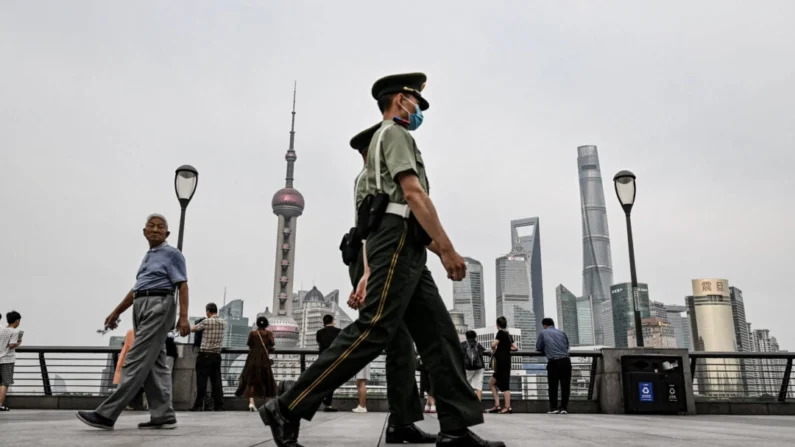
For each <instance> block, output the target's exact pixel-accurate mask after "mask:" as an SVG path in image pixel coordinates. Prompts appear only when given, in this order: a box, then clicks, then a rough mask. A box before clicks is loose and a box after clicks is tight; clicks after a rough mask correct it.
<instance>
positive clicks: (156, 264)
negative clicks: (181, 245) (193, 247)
mask: <svg viewBox="0 0 795 447" xmlns="http://www.w3.org/2000/svg"><path fill="white" fill-rule="evenodd" d="M187 280H188V269H187V267H186V266H185V257H184V256H182V253H181V252H180V251H179V250H177V249H176V248H174V247H172V246H170V245H168V242H163V243H162V244H160V245H158V246H157V247H155V248H152V249H150V250H149V251H148V252H146V256H144V260H143V261H141V267H139V268H138V274H137V275H136V276H135V286H134V287H133V290H135V291H138V290H151V289H174V286H175V285H176V284H179V283H181V282H186V281H187Z"/></svg>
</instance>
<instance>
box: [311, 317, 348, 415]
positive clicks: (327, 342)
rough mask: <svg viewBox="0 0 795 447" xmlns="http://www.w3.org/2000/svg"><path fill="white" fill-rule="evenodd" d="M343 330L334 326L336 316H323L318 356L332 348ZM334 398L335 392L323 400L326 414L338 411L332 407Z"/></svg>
mask: <svg viewBox="0 0 795 447" xmlns="http://www.w3.org/2000/svg"><path fill="white" fill-rule="evenodd" d="M341 330H342V329H340V328H338V327H335V326H334V315H331V314H326V315H324V316H323V327H322V328H320V329H318V331H317V332H316V333H315V341H316V342H317V350H318V354H322V353H323V351H325V350H326V349H328V348H329V347H330V346H331V344H332V343H333V342H334V339H335V338H337V335H339V333H340V331H341ZM333 398H334V391H332V392H330V393H328V395H327V396H326V397H325V398H324V399H323V411H324V412H326V413H334V412H336V411H337V409H336V408H334V407H333V406H332V405H331V402H332V399H333Z"/></svg>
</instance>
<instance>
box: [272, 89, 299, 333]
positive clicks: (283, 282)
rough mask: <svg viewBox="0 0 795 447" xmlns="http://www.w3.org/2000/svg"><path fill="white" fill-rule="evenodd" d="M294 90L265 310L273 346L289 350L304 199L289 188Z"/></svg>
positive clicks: (295, 329)
mask: <svg viewBox="0 0 795 447" xmlns="http://www.w3.org/2000/svg"><path fill="white" fill-rule="evenodd" d="M297 158H298V157H297V156H296V154H295V87H294V88H293V112H292V123H291V125H290V146H289V148H288V149H287V154H286V155H285V156H284V159H285V160H287V177H286V178H285V185H284V188H282V189H280V190H278V191H276V194H274V195H273V200H271V206H272V207H273V214H275V215H276V216H277V217H278V218H279V224H278V225H277V227H278V228H277V231H276V266H275V274H274V280H273V312H269V311H268V309H267V308H266V309H265V316H266V317H267V318H268V321H269V323H270V326H269V328H268V329H269V330H270V331H271V332H272V333H273V337H274V338H275V341H276V346H277V347H281V348H291V347H295V346H297V345H298V335H299V334H298V332H299V331H298V324H296V322H295V320H294V319H293V269H294V268H295V230H296V223H297V221H298V217H299V216H301V214H303V212H304V196H302V195H301V193H300V192H298V190H297V189H295V188H293V170H294V166H295V160H296V159H297Z"/></svg>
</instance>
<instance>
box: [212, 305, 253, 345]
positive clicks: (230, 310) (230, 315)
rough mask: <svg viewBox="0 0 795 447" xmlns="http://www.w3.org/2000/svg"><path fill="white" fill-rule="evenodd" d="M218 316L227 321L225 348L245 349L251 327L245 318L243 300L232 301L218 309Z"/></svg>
mask: <svg viewBox="0 0 795 447" xmlns="http://www.w3.org/2000/svg"><path fill="white" fill-rule="evenodd" d="M218 316H219V317H221V318H223V319H224V320H225V321H226V329H225V330H224V342H223V346H224V347H225V348H245V347H246V346H247V343H248V334H249V332H251V325H250V324H249V322H248V318H247V317H244V316H243V300H232V301H230V302H229V303H227V304H225V305H224V306H222V307H221V308H220V309H218Z"/></svg>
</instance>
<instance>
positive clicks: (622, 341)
mask: <svg viewBox="0 0 795 447" xmlns="http://www.w3.org/2000/svg"><path fill="white" fill-rule="evenodd" d="M633 301H634V300H633V297H632V283H628V282H625V283H621V284H614V285H613V287H611V289H610V303H611V307H612V309H613V312H612V313H613V334H614V335H613V337H614V341H615V347H616V348H627V347H629V342H628V341H627V331H629V329H630V328H634V327H635V306H634V304H633ZM638 301H639V302H640V318H641V319H644V318H649V317H650V316H651V311H650V307H651V306H650V303H649V286H648V285H647V284H642V283H638ZM641 330H642V329H641Z"/></svg>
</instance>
